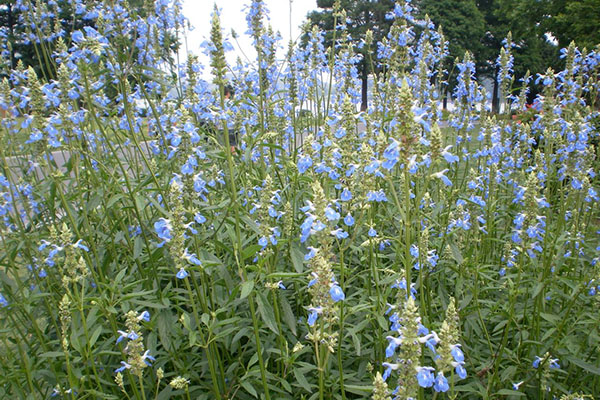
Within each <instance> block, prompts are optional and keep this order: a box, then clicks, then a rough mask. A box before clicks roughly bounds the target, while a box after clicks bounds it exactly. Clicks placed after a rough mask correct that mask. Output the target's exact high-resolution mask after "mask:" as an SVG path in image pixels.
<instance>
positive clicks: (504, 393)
mask: <svg viewBox="0 0 600 400" xmlns="http://www.w3.org/2000/svg"><path fill="white" fill-rule="evenodd" d="M496 395H497V396H521V397H524V396H525V393H521V392H518V391H516V390H510V389H501V390H500V391H498V392H496ZM494 397H495V396H494Z"/></svg>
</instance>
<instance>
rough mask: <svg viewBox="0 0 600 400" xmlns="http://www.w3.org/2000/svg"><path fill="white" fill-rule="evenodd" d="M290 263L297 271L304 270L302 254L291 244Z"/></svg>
mask: <svg viewBox="0 0 600 400" xmlns="http://www.w3.org/2000/svg"><path fill="white" fill-rule="evenodd" d="M291 255H292V265H293V266H294V269H295V270H296V272H298V273H302V272H304V254H302V251H301V250H300V249H299V248H298V246H297V245H293V246H292V249H291Z"/></svg>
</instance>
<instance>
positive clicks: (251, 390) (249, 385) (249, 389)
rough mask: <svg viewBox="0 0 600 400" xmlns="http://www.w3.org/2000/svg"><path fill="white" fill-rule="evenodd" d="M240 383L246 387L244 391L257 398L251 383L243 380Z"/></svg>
mask: <svg viewBox="0 0 600 400" xmlns="http://www.w3.org/2000/svg"><path fill="white" fill-rule="evenodd" d="M241 385H242V387H243V388H244V389H246V391H247V392H248V393H250V394H251V395H252V396H254V397H256V398H258V393H256V389H254V386H252V384H251V383H250V382H248V381H247V380H245V381H242V382H241Z"/></svg>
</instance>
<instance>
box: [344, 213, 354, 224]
mask: <svg viewBox="0 0 600 400" xmlns="http://www.w3.org/2000/svg"><path fill="white" fill-rule="evenodd" d="M344 223H345V224H346V226H352V225H354V218H353V217H352V215H350V213H348V214H347V215H346V216H345V217H344Z"/></svg>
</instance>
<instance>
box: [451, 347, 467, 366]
mask: <svg viewBox="0 0 600 400" xmlns="http://www.w3.org/2000/svg"><path fill="white" fill-rule="evenodd" d="M450 354H452V357H454V361H456V362H457V363H464V362H465V355H464V353H463V352H462V350H461V349H460V344H455V345H454V346H452V348H451V349H450Z"/></svg>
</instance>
